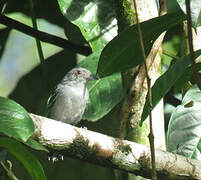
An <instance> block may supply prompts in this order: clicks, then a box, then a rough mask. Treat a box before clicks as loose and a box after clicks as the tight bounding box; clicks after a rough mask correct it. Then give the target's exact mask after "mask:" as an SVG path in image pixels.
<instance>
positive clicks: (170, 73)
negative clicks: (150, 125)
mask: <svg viewBox="0 0 201 180" xmlns="http://www.w3.org/2000/svg"><path fill="white" fill-rule="evenodd" d="M199 55H201V50H199V51H197V52H196V57H198V56H199ZM189 64H190V57H189V56H185V57H183V58H181V59H179V60H177V61H176V62H175V63H174V64H173V65H172V66H170V68H169V69H168V70H167V71H166V72H165V73H164V74H163V75H162V76H160V77H159V78H158V79H157V80H156V82H155V84H154V85H153V87H152V108H154V107H155V106H156V105H157V104H158V103H159V102H160V100H161V99H162V98H163V97H164V96H165V94H166V93H167V92H168V91H169V89H170V88H171V87H172V86H173V85H174V84H175V82H176V81H177V80H178V79H179V78H181V77H182V76H183V75H184V73H185V72H186V69H187V68H188V66H189ZM188 71H189V70H188ZM188 71H187V72H188ZM184 80H185V82H186V78H184ZM147 116H148V100H146V103H145V106H144V109H143V113H142V119H141V123H142V122H143V121H144V120H145V119H146V118H147Z"/></svg>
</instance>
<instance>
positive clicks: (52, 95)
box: [47, 91, 58, 117]
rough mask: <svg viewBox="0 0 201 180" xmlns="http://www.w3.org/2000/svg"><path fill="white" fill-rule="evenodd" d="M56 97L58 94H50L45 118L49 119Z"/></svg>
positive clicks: (55, 92)
mask: <svg viewBox="0 0 201 180" xmlns="http://www.w3.org/2000/svg"><path fill="white" fill-rule="evenodd" d="M57 95H58V92H57V91H54V93H53V94H51V95H50V97H49V98H48V100H47V117H50V111H51V109H52V107H53V106H54V104H55V101H56V97H57Z"/></svg>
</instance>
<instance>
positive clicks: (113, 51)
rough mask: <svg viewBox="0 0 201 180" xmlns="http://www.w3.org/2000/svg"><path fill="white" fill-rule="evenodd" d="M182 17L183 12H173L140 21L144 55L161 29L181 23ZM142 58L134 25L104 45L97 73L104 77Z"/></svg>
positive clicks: (140, 61)
mask: <svg viewBox="0 0 201 180" xmlns="http://www.w3.org/2000/svg"><path fill="white" fill-rule="evenodd" d="M184 19H185V16H184V15H183V14H181V13H174V14H167V15H164V16H160V17H157V18H153V19H151V20H149V21H146V22H143V23H141V30H142V35H143V41H144V46H145V52H146V55H148V53H149V51H150V50H151V47H152V44H153V42H154V41H155V40H156V38H157V37H158V36H159V35H160V34H161V33H162V32H163V31H166V30H168V29H169V28H171V27H173V26H174V25H176V24H179V23H181V22H182V21H183V20H184ZM142 60H143V58H142V53H141V49H140V45H139V40H138V33H137V26H136V25H134V26H131V27H130V28H128V29H127V30H125V31H124V32H122V33H121V34H119V35H118V36H117V37H115V38H114V39H113V40H112V41H110V42H109V43H108V44H107V45H106V46H105V48H104V49H103V51H102V53H101V57H100V61H99V64H98V74H99V75H100V76H101V77H104V76H107V75H110V74H112V73H115V72H121V71H126V70H128V69H129V68H132V67H135V66H137V65H139V64H140V63H142V62H143V61H142Z"/></svg>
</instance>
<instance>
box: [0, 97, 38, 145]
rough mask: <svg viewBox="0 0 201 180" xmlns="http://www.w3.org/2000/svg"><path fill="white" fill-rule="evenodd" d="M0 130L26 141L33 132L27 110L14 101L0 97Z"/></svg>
mask: <svg viewBox="0 0 201 180" xmlns="http://www.w3.org/2000/svg"><path fill="white" fill-rule="evenodd" d="M0 124H1V125H0V132H2V133H4V134H6V135H7V136H10V137H13V138H16V139H19V140H21V141H24V142H25V141H26V140H27V139H28V138H29V137H30V136H31V135H32V134H33V133H34V124H33V122H32V119H31V118H30V117H29V114H28V112H27V111H26V110H25V109H24V108H23V107H22V106H20V105H19V104H17V103H16V102H15V101H12V100H11V99H8V98H3V97H0Z"/></svg>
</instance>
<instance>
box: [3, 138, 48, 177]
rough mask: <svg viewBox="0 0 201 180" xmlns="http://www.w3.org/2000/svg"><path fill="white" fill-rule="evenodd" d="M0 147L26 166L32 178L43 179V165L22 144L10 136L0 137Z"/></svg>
mask: <svg viewBox="0 0 201 180" xmlns="http://www.w3.org/2000/svg"><path fill="white" fill-rule="evenodd" d="M0 147H4V148H6V149H7V150H8V151H9V152H10V153H11V154H12V155H13V156H15V157H16V158H17V159H18V160H19V161H20V162H21V163H22V164H23V165H24V167H25V168H26V170H27V171H28V173H29V175H30V176H31V177H32V179H33V180H45V179H46V177H45V174H44V171H43V167H42V166H41V164H40V162H39V161H38V160H37V159H36V158H35V156H34V155H33V154H32V153H30V152H29V151H28V150H27V149H26V147H25V146H24V145H22V144H21V143H19V142H17V141H16V140H14V139H11V138H5V137H1V138H0Z"/></svg>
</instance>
